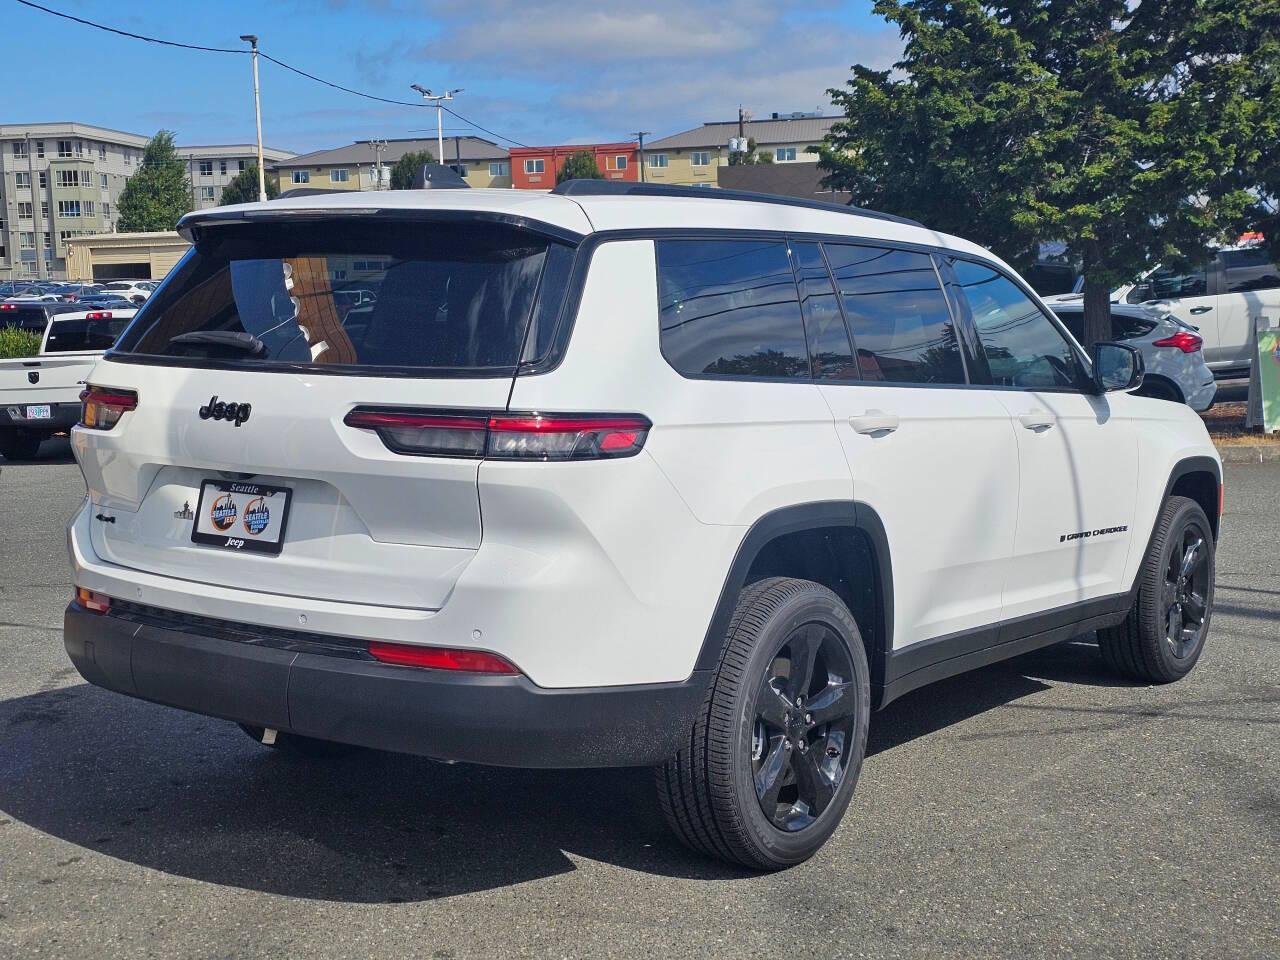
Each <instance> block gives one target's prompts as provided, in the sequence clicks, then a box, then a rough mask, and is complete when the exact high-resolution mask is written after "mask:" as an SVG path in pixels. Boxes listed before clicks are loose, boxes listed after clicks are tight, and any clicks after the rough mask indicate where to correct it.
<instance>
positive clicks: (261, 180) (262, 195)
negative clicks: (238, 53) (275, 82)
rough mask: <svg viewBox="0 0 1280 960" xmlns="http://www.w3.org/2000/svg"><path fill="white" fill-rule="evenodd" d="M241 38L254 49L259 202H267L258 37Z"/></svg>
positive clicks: (246, 34) (243, 35)
mask: <svg viewBox="0 0 1280 960" xmlns="http://www.w3.org/2000/svg"><path fill="white" fill-rule="evenodd" d="M240 39H241V40H243V41H244V42H245V43H247V44H249V46H250V47H251V48H252V49H253V115H254V117H255V118H256V119H257V121H258V202H259V203H266V202H267V171H266V169H265V168H264V167H263V165H262V102H261V101H260V100H259V99H258V38H257V37H255V36H254V35H253V34H252V33H242V34H241V35H240Z"/></svg>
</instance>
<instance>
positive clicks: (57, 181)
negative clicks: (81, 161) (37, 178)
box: [41, 170, 88, 187]
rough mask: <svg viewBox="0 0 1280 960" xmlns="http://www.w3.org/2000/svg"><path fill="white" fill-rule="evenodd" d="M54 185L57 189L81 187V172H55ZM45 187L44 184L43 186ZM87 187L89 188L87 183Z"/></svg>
mask: <svg viewBox="0 0 1280 960" xmlns="http://www.w3.org/2000/svg"><path fill="white" fill-rule="evenodd" d="M53 185H54V186H55V187H78V186H80V171H79V170H55V171H53ZM41 186H44V184H41ZM85 186H88V184H87V183H86V184H85Z"/></svg>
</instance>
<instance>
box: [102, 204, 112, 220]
mask: <svg viewBox="0 0 1280 960" xmlns="http://www.w3.org/2000/svg"><path fill="white" fill-rule="evenodd" d="M109 216H111V204H109V203H107V201H105V200H103V201H102V217H103V219H104V220H105V219H106V218H107V217H109Z"/></svg>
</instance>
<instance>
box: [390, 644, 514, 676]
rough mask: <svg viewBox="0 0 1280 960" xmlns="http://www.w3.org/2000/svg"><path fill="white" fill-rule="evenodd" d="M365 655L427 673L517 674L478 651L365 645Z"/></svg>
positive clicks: (494, 655) (508, 664)
mask: <svg viewBox="0 0 1280 960" xmlns="http://www.w3.org/2000/svg"><path fill="white" fill-rule="evenodd" d="M369 653H370V655H371V656H372V657H373V658H374V659H375V660H380V661H382V662H383V663H394V664H396V665H397V666H401V667H425V668H426V669H429V670H458V671H461V672H463V673H505V674H512V673H519V672H520V671H519V670H517V669H516V668H515V667H513V666H512V665H511V664H510V663H508V662H507V661H506V660H504V659H502V657H500V656H498V655H497V654H496V653H485V652H484V651H482V650H455V649H451V648H448V647H416V646H413V645H412V644H407V643H382V642H380V641H377V640H371V641H369Z"/></svg>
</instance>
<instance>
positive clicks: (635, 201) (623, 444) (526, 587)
mask: <svg viewBox="0 0 1280 960" xmlns="http://www.w3.org/2000/svg"><path fill="white" fill-rule="evenodd" d="M180 229H181V232H182V233H183V235H184V236H186V237H188V238H189V239H190V240H191V241H192V243H193V247H192V249H191V251H190V252H189V253H188V254H187V255H186V257H185V259H184V260H183V261H182V262H181V264H180V265H179V266H178V267H177V268H176V270H175V271H174V273H173V274H171V275H170V277H169V278H168V279H167V280H166V281H165V283H164V284H163V286H161V288H160V289H159V290H157V291H156V293H155V294H153V295H152V296H151V297H150V298H149V300H148V301H147V303H146V305H145V306H144V307H143V308H142V309H141V311H140V312H139V314H138V315H137V317H136V318H135V319H134V321H133V323H132V324H131V325H130V327H129V328H128V329H127V330H126V332H125V333H124V334H123V336H122V338H121V339H120V341H119V342H118V344H117V345H116V346H115V348H114V349H112V350H111V351H110V352H108V353H107V354H106V356H105V357H104V358H103V359H102V360H101V361H100V362H99V363H98V364H97V366H96V367H95V368H94V370H93V372H92V374H91V376H90V385H89V387H88V389H87V391H86V395H85V398H84V412H83V417H82V421H81V424H80V425H79V426H78V427H76V428H75V430H74V431H73V445H74V449H75V454H76V457H77V459H78V461H79V463H80V465H81V468H82V470H83V472H84V477H85V481H86V483H87V485H88V490H89V496H88V499H87V502H86V504H85V506H84V508H83V509H82V510H80V512H79V513H78V514H77V515H76V516H75V518H74V519H73V520H72V521H71V523H70V529H69V544H70V552H71V560H72V564H73V567H74V584H75V598H74V600H73V602H72V603H71V605H70V606H69V607H68V609H67V613H66V631H65V640H66V647H67V650H68V652H69V653H70V656H71V659H72V660H73V661H74V663H75V665H76V667H77V668H78V669H79V670H80V672H81V673H82V674H83V675H84V677H85V678H86V679H87V680H89V681H91V682H93V683H96V684H99V685H101V686H103V687H107V688H110V689H113V690H117V691H120V692H123V693H127V694H130V695H133V696H136V697H142V698H145V699H148V700H153V701H157V702H160V703H164V704H171V705H173V706H176V707H182V708H185V709H187V710H192V711H196V712H199V713H204V714H208V715H211V716H215V717H222V718H225V719H227V720H231V721H235V722H237V723H239V724H240V725H242V727H243V728H244V729H245V730H246V731H247V732H249V733H250V735H252V736H253V737H254V738H255V739H257V740H260V741H261V742H263V743H266V744H269V745H272V746H275V747H281V748H292V749H295V750H300V751H305V752H309V753H316V752H322V751H323V750H324V749H325V747H326V744H347V745H352V744H354V745H363V746H368V747H376V748H381V749H386V750H397V751H406V752H410V753H417V754H422V755H425V756H429V757H436V758H442V759H446V760H462V761H472V762H477V763H487V764H505V765H515V766H530V767H575V766H611V765H638V764H644V765H652V766H654V767H655V768H656V771H657V772H656V779H657V788H658V795H659V799H660V802H661V806H662V808H663V810H664V811H665V814H666V817H667V819H668V821H669V822H670V824H671V826H672V828H673V829H674V831H675V832H676V834H677V835H678V836H679V837H680V838H681V839H682V840H683V841H684V842H685V843H687V844H688V845H690V846H691V847H693V848H695V849H697V850H700V851H703V852H705V853H707V854H710V855H713V856H718V857H722V858H724V859H727V860H730V861H734V862H738V863H742V864H746V865H749V866H752V867H756V868H762V869H775V868H780V867H785V866H787V865H789V864H794V863H797V862H800V861H802V860H804V859H805V858H807V857H809V856H810V855H812V854H813V853H814V851H816V850H817V849H818V848H819V847H820V846H821V845H822V843H823V842H824V841H825V840H826V838H827V837H828V836H830V834H831V833H832V831H833V830H834V829H835V828H836V826H837V824H838V823H839V820H840V818H841V816H842V814H843V813H844V811H845V809H846V807H847V806H848V804H849V802H850V798H851V796H852V794H853V790H854V785H855V783H856V781H857V778H858V774H859V770H860V768H861V764H862V758H863V751H864V747H865V744H866V739H867V729H868V724H869V722H870V714H871V711H872V709H873V708H878V707H882V706H884V705H885V704H886V703H889V702H890V701H892V700H893V699H894V698H896V697H899V696H901V695H902V694H904V693H906V692H907V691H909V690H912V689H915V688H917V687H920V686H922V685H923V684H927V683H930V682H932V681H934V680H938V679H940V678H943V677H947V676H951V675H954V674H957V673H960V672H962V671H965V670H969V669H972V668H974V667H979V666H982V665H984V664H988V663H991V662H993V661H996V660H999V659H1002V658H1005V657H1009V656H1013V655H1016V654H1020V653H1023V652H1025V651H1028V650H1032V649H1035V648H1037V647H1041V646H1044V645H1046V644H1050V643H1054V642H1057V641H1060V640H1063V639H1066V638H1068V637H1071V636H1075V635H1077V634H1079V633H1081V632H1085V631H1089V630H1097V631H1098V632H1099V634H1098V635H1099V639H1100V643H1101V647H1102V652H1103V654H1104V655H1105V656H1106V658H1107V659H1108V660H1109V661H1110V662H1111V663H1112V664H1113V665H1114V666H1115V667H1116V668H1117V669H1119V670H1121V671H1123V672H1124V673H1126V674H1127V675H1129V676H1132V677H1136V678H1139V679H1142V680H1146V681H1150V682H1168V681H1172V680H1177V679H1178V678H1180V677H1182V676H1184V675H1185V674H1186V673H1187V672H1188V671H1190V670H1191V668H1192V666H1193V665H1194V664H1195V662H1196V659H1197V658H1198V657H1199V656H1200V653H1201V651H1202V650H1203V648H1204V643H1205V636H1206V632H1207V629H1208V624H1209V617H1210V611H1211V609H1212V604H1213V573H1214V566H1213V565H1214V541H1215V537H1216V535H1217V530H1218V515H1219V508H1220V493H1221V471H1220V466H1219V462H1218V459H1217V457H1216V455H1215V452H1214V448H1213V445H1212V444H1211V443H1210V442H1209V439H1208V436H1207V435H1206V432H1205V429H1204V426H1203V424H1202V423H1201V422H1200V420H1199V418H1198V417H1196V415H1195V414H1194V413H1193V412H1192V411H1191V410H1190V409H1188V408H1187V407H1186V406H1184V405H1181V404H1177V405H1175V404H1171V403H1165V402H1160V401H1157V400H1152V399H1148V398H1144V397H1137V396H1133V395H1131V394H1130V393H1129V392H1127V391H1131V390H1133V389H1135V388H1137V387H1138V386H1139V385H1140V383H1141V375H1142V367H1141V362H1140V357H1139V356H1138V354H1137V353H1136V351H1134V350H1133V349H1132V348H1130V347H1126V346H1123V345H1118V344H1100V345H1098V346H1097V347H1095V348H1094V350H1093V355H1092V357H1090V356H1088V355H1086V353H1085V352H1084V351H1083V350H1081V348H1080V346H1079V345H1078V344H1077V343H1076V342H1075V341H1074V340H1073V339H1072V338H1071V336H1070V335H1069V334H1068V333H1067V332H1066V330H1065V329H1064V328H1063V327H1062V325H1061V323H1060V322H1059V321H1058V320H1057V319H1056V318H1055V317H1054V316H1053V314H1052V313H1050V312H1049V311H1048V310H1047V309H1046V308H1045V306H1044V305H1043V303H1042V302H1041V301H1040V300H1039V299H1038V298H1037V297H1036V296H1035V295H1034V294H1033V293H1032V292H1031V291H1030V290H1029V289H1028V287H1027V286H1026V284H1025V283H1023V282H1022V281H1021V280H1020V279H1019V278H1018V276H1017V275H1016V274H1015V273H1014V272H1013V271H1012V270H1010V269H1009V268H1008V267H1007V266H1006V265H1005V264H1004V263H1002V262H1001V261H1000V260H998V259H996V258H995V257H993V256H992V255H991V254H990V253H989V252H988V251H986V250H984V249H983V248H981V247H979V246H977V245H975V244H972V243H968V242H966V241H964V240H960V239H957V238H955V237H950V236H945V235H942V234H939V233H935V232H933V231H931V230H928V229H926V228H924V227H922V226H920V225H918V224H915V223H911V222H907V221H903V220H900V219H897V218H894V217H890V216H885V215H877V214H873V213H870V212H866V211H858V210H851V209H848V208H835V207H829V206H826V205H823V204H815V203H801V202H777V201H776V200H771V199H770V198H767V197H759V196H754V197H751V196H742V195H735V194H733V193H730V192H725V191H707V192H705V193H703V192H700V191H691V190H681V189H678V188H675V189H673V188H654V187H651V186H646V185H642V184H641V185H636V184H628V185H612V184H608V185H593V184H590V183H588V184H582V183H570V184H568V185H565V186H561V187H559V188H557V189H556V190H555V191H553V192H552V193H551V194H535V193H525V192H522V191H509V190H464V189H449V190H443V189H434V190H424V191H413V190H410V191H395V192H386V193H377V194H361V193H346V194H335V195H329V196H323V197H319V196H317V197H303V198H297V199H289V200H279V201H274V202H270V203H264V204H247V205H243V206H233V207H225V208H221V209H218V210H212V211H201V212H198V213H192V214H189V215H188V216H187V217H186V218H184V220H183V221H182V223H181V225H180ZM352 283H358V284H359V286H360V288H361V289H367V290H369V291H370V292H371V293H372V295H373V298H372V300H371V302H370V303H369V305H368V308H367V309H364V308H362V309H360V310H350V311H346V312H345V313H343V312H342V311H341V310H340V307H341V304H340V302H339V299H338V298H336V297H335V290H336V289H337V286H339V285H346V286H349V285H350V284H352Z"/></svg>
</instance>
